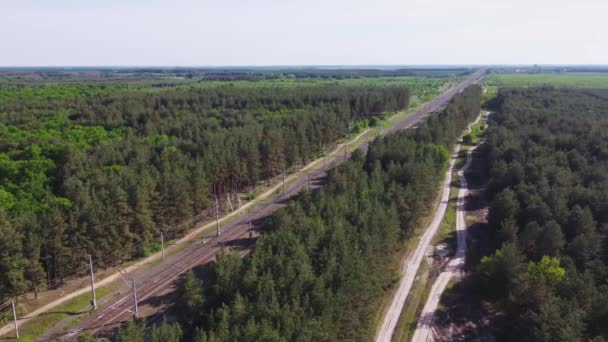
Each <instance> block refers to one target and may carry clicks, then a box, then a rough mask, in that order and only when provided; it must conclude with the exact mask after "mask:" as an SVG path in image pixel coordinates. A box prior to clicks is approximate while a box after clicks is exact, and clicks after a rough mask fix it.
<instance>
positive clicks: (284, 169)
mask: <svg viewBox="0 0 608 342" xmlns="http://www.w3.org/2000/svg"><path fill="white" fill-rule="evenodd" d="M285 173H286V171H285V166H283V196H285Z"/></svg>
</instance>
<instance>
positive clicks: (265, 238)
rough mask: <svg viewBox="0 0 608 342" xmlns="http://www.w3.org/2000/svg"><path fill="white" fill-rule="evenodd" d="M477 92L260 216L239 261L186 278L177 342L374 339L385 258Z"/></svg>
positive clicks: (426, 204) (436, 178)
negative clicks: (260, 226) (259, 227)
mask: <svg viewBox="0 0 608 342" xmlns="http://www.w3.org/2000/svg"><path fill="white" fill-rule="evenodd" d="M480 95H481V89H480V87H479V86H472V87H469V88H467V89H466V90H465V91H464V92H463V93H462V94H460V95H457V96H456V97H455V98H454V99H453V101H452V102H451V103H450V104H449V105H448V107H447V108H446V110H445V111H444V112H443V113H441V114H440V115H438V116H433V117H431V118H429V120H428V121H427V122H426V123H425V124H424V125H422V126H421V127H420V128H418V129H415V130H408V131H405V132H401V133H397V134H395V135H391V136H387V137H384V138H380V139H378V140H376V141H375V142H374V143H373V144H372V145H370V148H369V151H368V153H367V155H363V154H362V153H361V152H357V153H355V154H354V156H353V157H352V159H351V160H349V161H348V162H346V163H345V164H344V165H342V166H340V167H338V168H337V169H334V170H332V171H331V172H330V173H329V176H328V180H327V183H326V185H325V186H323V187H322V188H320V189H319V190H318V191H316V192H314V193H312V194H310V193H307V192H304V193H303V194H301V195H300V197H299V198H298V199H297V200H295V201H294V202H293V203H291V204H290V205H288V206H287V207H286V208H285V209H283V210H280V211H279V212H277V213H276V214H275V215H273V216H272V217H271V218H269V219H268V220H267V222H266V223H265V225H264V230H265V233H264V234H262V235H261V236H260V237H259V238H258V240H257V242H256V244H255V246H254V247H253V250H252V251H251V253H250V254H249V255H248V256H247V257H245V258H244V259H243V258H241V257H240V256H239V255H238V254H230V253H229V254H224V255H221V256H220V257H219V258H218V261H217V263H215V264H213V265H212V266H211V267H210V270H209V271H208V276H207V277H205V278H203V279H202V280H200V279H198V278H197V277H196V276H195V275H194V274H193V273H190V274H188V275H187V276H186V279H185V280H184V282H183V284H182V286H181V290H180V298H181V299H180V301H179V302H178V303H177V304H176V306H177V307H178V308H179V309H178V310H176V311H177V312H178V315H179V322H180V325H181V329H183V332H184V335H183V336H184V338H185V339H187V340H195V341H224V340H239V341H252V340H317V341H318V340H336V339H338V340H361V341H363V340H369V339H371V338H373V334H374V332H375V325H374V319H373V318H374V317H375V315H376V312H377V310H378V306H379V305H380V303H381V301H382V298H383V295H384V292H385V291H386V290H388V289H389V288H390V287H391V286H392V285H394V281H395V278H394V274H395V273H396V271H397V270H396V269H395V267H396V264H395V263H394V262H393V261H394V259H393V256H394V255H395V254H396V253H398V251H399V249H400V248H401V247H402V245H403V241H404V239H407V238H408V237H410V236H411V234H412V232H413V229H414V228H415V227H416V225H417V224H418V223H419V221H420V220H421V219H422V218H423V217H424V216H425V215H426V214H427V212H428V210H430V209H431V207H432V206H433V201H434V199H435V196H436V190H437V188H438V187H439V185H440V183H441V180H442V178H443V177H442V176H443V174H444V172H445V168H446V167H447V163H448V160H449V152H448V151H449V150H450V149H451V148H452V146H453V144H454V142H455V140H456V138H457V136H459V135H460V133H461V132H462V130H463V129H464V127H466V125H467V123H468V122H469V121H470V120H472V119H473V118H474V117H475V116H476V115H477V114H478V113H479V103H480ZM130 326H131V327H132V324H131V325H130ZM125 329H128V328H125ZM141 329H143V327H142V328H141ZM125 331H126V330H122V331H121V332H120V334H123V333H125ZM138 331H140V330H138ZM133 334H134V335H133V336H134V339H132V341H141V338H137V336H141V334H140V333H139V332H134V333H133Z"/></svg>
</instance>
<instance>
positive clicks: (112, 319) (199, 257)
mask: <svg viewBox="0 0 608 342" xmlns="http://www.w3.org/2000/svg"><path fill="white" fill-rule="evenodd" d="M482 76H483V71H480V72H477V73H475V74H474V75H472V76H471V77H470V78H469V79H467V80H465V81H463V82H461V83H460V84H458V85H456V86H454V87H451V88H450V89H449V90H448V91H446V92H445V93H443V94H442V95H440V96H438V97H436V98H435V99H433V100H432V101H430V102H429V103H427V104H426V105H424V106H423V107H422V108H421V109H420V110H418V111H416V112H415V113H413V114H412V115H410V116H408V117H406V118H405V119H404V120H402V121H400V122H397V123H396V124H395V125H394V126H393V127H391V128H390V129H388V130H386V131H385V132H384V133H383V134H390V133H394V132H395V131H397V130H398V129H407V128H410V127H412V126H415V125H417V124H419V123H420V122H422V120H424V119H425V118H426V117H427V116H428V115H430V114H431V113H433V112H435V111H437V110H438V109H441V108H442V107H444V106H445V105H446V104H447V103H448V101H449V100H450V99H451V98H452V96H454V95H455V94H457V93H459V92H460V91H462V90H463V89H464V88H466V87H467V86H469V85H470V84H472V83H474V82H477V81H478V80H479V79H480V78H481V77H482ZM396 127H398V129H396ZM361 135H362V134H361ZM368 146H369V142H368V141H366V142H364V143H362V144H361V146H360V149H363V150H366V149H367V147H368ZM335 155H336V157H335V159H333V163H332V164H333V165H339V164H341V163H343V162H344V161H345V160H347V159H348V158H349V157H350V155H351V153H349V152H346V151H345V153H335ZM307 169H308V170H309V171H308V172H309V173H308V178H310V180H311V182H312V183H313V187H314V186H318V183H319V181H320V180H321V179H322V178H323V177H325V174H326V170H325V169H324V168H322V167H319V168H317V169H313V168H312V167H308V168H307ZM307 184H308V180H307V177H306V176H302V177H299V178H298V177H296V178H295V180H294V181H293V182H292V183H291V184H290V185H289V186H288V188H287V190H286V194H285V195H282V194H277V195H275V196H274V197H272V199H271V200H269V201H268V202H266V203H263V204H261V205H259V206H257V207H253V208H252V209H251V212H252V216H253V219H254V220H257V219H260V218H263V217H266V216H268V215H270V214H272V213H273V212H275V211H276V210H278V209H280V208H281V207H283V206H284V205H285V204H286V203H287V202H288V201H289V198H290V197H291V196H293V195H295V194H297V193H298V192H299V191H300V189H302V188H303V187H305V186H307ZM276 188H277V189H278V186H277V187H276ZM272 191H274V190H273V189H271V190H269V191H268V192H269V193H272ZM248 222H249V221H248V218H247V217H241V218H239V219H237V220H235V221H234V222H232V223H229V224H227V225H225V226H223V227H222V231H223V232H224V233H223V234H222V235H220V236H218V237H215V238H214V239H212V240H211V241H210V242H209V243H208V244H207V245H206V246H203V247H201V246H196V244H194V245H191V246H189V247H188V248H186V249H185V250H184V251H182V252H180V253H178V254H177V255H175V256H173V258H172V259H168V260H166V261H165V262H164V263H162V264H160V265H158V266H157V267H156V269H157V270H158V271H156V272H154V274H152V272H149V274H147V275H146V277H145V279H141V280H140V279H138V280H137V281H138V283H140V284H141V288H138V302H141V305H145V304H146V300H148V299H154V297H157V296H160V295H163V294H166V293H169V292H171V291H173V289H174V287H175V280H176V279H178V278H179V277H180V276H181V275H182V274H184V273H185V272H187V271H188V270H190V269H192V268H193V267H196V266H198V265H203V264H206V263H208V262H210V261H212V260H214V259H215V256H216V255H217V253H218V252H219V251H220V250H221V249H222V245H224V244H229V243H231V242H234V241H235V240H239V239H242V238H243V237H245V236H246V235H247V230H248V227H249V224H248ZM132 307H133V300H132V297H131V294H128V295H126V296H124V297H123V298H121V299H120V300H118V301H117V302H115V303H114V304H112V305H111V306H110V307H108V308H106V309H104V310H101V311H98V312H96V313H94V314H92V315H91V316H89V317H88V318H87V319H85V320H83V321H82V322H80V323H79V324H78V325H77V326H76V327H74V328H73V329H71V330H70V331H69V332H68V334H67V336H68V337H72V336H75V335H76V334H78V333H79V332H82V331H89V332H92V333H95V332H98V331H100V330H106V329H108V328H112V327H114V326H116V324H118V323H120V322H122V321H124V320H125V319H127V318H128V317H130V316H131V315H132V312H131V308H132Z"/></svg>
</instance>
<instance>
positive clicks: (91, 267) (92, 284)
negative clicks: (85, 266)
mask: <svg viewBox="0 0 608 342" xmlns="http://www.w3.org/2000/svg"><path fill="white" fill-rule="evenodd" d="M89 272H90V274H91V294H92V295H93V299H92V300H91V305H92V306H93V310H96V309H97V297H96V296H95V275H94V274H93V257H92V256H91V254H89Z"/></svg>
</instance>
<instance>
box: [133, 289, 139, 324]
mask: <svg viewBox="0 0 608 342" xmlns="http://www.w3.org/2000/svg"><path fill="white" fill-rule="evenodd" d="M131 280H132V281H133V302H134V303H135V312H134V313H133V317H134V318H135V319H138V318H139V309H138V308H137V288H136V287H135V279H131Z"/></svg>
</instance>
